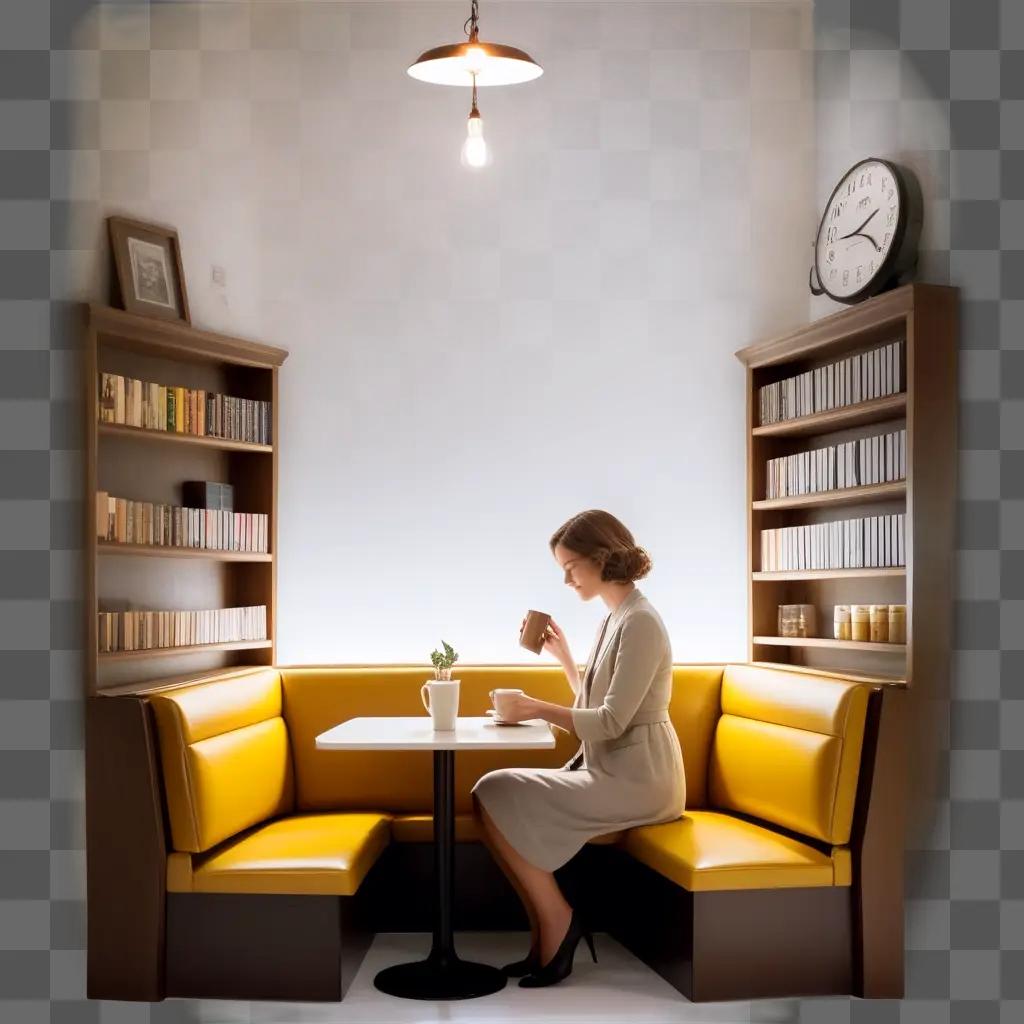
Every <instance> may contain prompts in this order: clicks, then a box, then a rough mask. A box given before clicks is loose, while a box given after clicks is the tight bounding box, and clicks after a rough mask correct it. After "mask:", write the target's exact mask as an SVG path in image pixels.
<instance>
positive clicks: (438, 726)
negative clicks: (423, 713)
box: [420, 679, 459, 732]
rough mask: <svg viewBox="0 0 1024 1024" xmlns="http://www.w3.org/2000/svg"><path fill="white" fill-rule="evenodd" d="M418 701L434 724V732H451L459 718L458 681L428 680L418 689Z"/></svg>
mask: <svg viewBox="0 0 1024 1024" xmlns="http://www.w3.org/2000/svg"><path fill="white" fill-rule="evenodd" d="M420 700H422V701H423V706H424V707H425V708H426V709H427V714H429V715H430V718H431V720H432V722H433V724H434V731H435V732H453V731H454V729H455V720H456V719H457V718H458V717H459V680H458V679H428V680H427V681H426V682H425V683H424V684H423V685H422V686H421V687H420Z"/></svg>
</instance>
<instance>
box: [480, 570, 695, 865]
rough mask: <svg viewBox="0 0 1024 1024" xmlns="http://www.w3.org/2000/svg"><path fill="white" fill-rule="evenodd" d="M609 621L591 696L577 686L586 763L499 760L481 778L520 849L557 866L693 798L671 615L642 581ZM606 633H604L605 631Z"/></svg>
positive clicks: (490, 807) (575, 712) (678, 810)
mask: <svg viewBox="0 0 1024 1024" xmlns="http://www.w3.org/2000/svg"><path fill="white" fill-rule="evenodd" d="M605 622H606V623H607V628H606V629H605V633H604V638H603V641H602V643H601V649H600V651H598V650H597V640H595V642H594V649H593V650H591V653H590V657H589V658H588V660H587V671H586V672H584V674H583V679H582V680H581V682H580V689H581V690H582V689H583V685H584V682H585V680H586V677H587V673H588V672H589V671H590V669H591V666H592V665H593V664H594V661H595V659H596V668H595V669H594V674H593V677H592V679H591V682H590V692H589V698H586V697H585V695H584V694H583V693H582V692H577V693H576V699H575V701H574V702H573V706H572V712H571V714H572V723H573V732H575V733H576V735H577V736H578V737H579V738H580V740H581V741H582V747H581V750H582V754H583V763H582V766H581V767H580V768H578V769H577V770H575V771H571V770H569V765H570V764H572V763H573V759H570V760H569V761H568V762H566V764H565V765H563V766H562V767H561V768H498V769H496V770H495V771H491V772H487V774H486V775H483V776H481V778H480V779H479V780H478V781H477V783H476V785H475V786H474V787H473V792H474V793H475V794H476V795H477V797H478V799H479V800H480V803H481V804H482V805H483V806H484V808H485V809H486V810H487V813H488V814H489V815H490V816H491V818H492V819H493V820H494V823H495V824H496V825H497V826H498V828H499V829H500V830H501V833H502V835H504V836H505V838H506V839H507V840H508V841H509V843H511V845H512V846H513V847H514V848H515V849H516V851H517V852H518V853H519V854H521V855H522V856H523V858H525V859H526V860H527V861H529V862H530V863H531V864H535V865H536V866H537V867H539V868H542V869H543V870H545V871H553V870H554V869H555V868H557V867H560V866H561V865H562V864H564V863H565V862H566V861H567V860H569V859H570V858H571V857H572V856H573V855H574V854H575V853H576V852H577V851H578V850H579V849H580V848H581V847H582V846H583V845H584V844H585V843H586V842H587V841H588V840H589V839H592V838H593V837H594V836H599V835H602V834H603V833H605V832H614V831H617V830H618V829H623V828H631V827H633V826H635V825H646V824H650V823H652V822H657V821H671V820H672V819H674V818H678V817H679V816H680V815H681V814H682V813H683V809H684V807H685V806H686V779H685V776H684V770H683V754H682V750H681V748H680V746H679V738H678V737H677V735H676V731H675V727H674V726H673V725H672V722H671V721H670V719H669V715H668V705H669V698H670V696H671V693H672V648H671V645H670V644H669V639H668V632H667V631H666V629H665V624H664V623H663V622H662V621H661V616H660V615H659V614H658V613H657V612H656V611H655V610H654V608H653V607H652V606H651V604H650V602H649V601H648V600H647V598H646V597H644V595H643V594H642V593H641V592H640V590H639V589H638V588H636V587H634V589H633V590H632V591H630V593H629V594H627V595H626V598H625V600H623V601H622V603H621V604H620V605H619V606H618V608H616V609H615V611H614V612H612V613H611V615H609V616H608V617H607V618H606V620H605ZM598 635H599V636H600V633H599V634H598Z"/></svg>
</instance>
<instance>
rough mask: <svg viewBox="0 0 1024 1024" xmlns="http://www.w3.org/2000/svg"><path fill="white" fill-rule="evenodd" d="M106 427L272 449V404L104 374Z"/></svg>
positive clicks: (102, 392) (101, 413)
mask: <svg viewBox="0 0 1024 1024" xmlns="http://www.w3.org/2000/svg"><path fill="white" fill-rule="evenodd" d="M99 417H100V422H101V423H121V424H124V425H125V426H129V427H142V428H143V429H144V430H169V431H172V432H175V433H178V434H195V435H198V436H200V437H225V438H230V439H231V440H234V441H248V442H250V443H252V444H270V403H269V402H262V401H258V400H257V399H252V398H235V397H234V396H233V395H222V394H217V393H215V392H212V391H204V390H203V389H202V388H185V387H177V386H175V385H171V384H166V385H165V384H156V383H154V382H152V381H145V380H138V379H136V378H135V377H123V376H121V374H118V373H101V374H100V400H99Z"/></svg>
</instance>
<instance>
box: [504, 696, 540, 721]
mask: <svg viewBox="0 0 1024 1024" xmlns="http://www.w3.org/2000/svg"><path fill="white" fill-rule="evenodd" d="M501 704H502V709H503V710H502V713H501V717H502V718H503V719H504V720H505V721H506V722H525V721H526V720H527V719H530V718H536V717H537V711H538V710H539V708H540V704H541V702H540V701H539V700H537V699H536V698H534V697H528V696H527V695H526V694H525V693H523V694H519V693H516V694H506V695H505V696H504V697H502V700H501Z"/></svg>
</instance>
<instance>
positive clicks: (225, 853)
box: [86, 665, 902, 1001]
mask: <svg viewBox="0 0 1024 1024" xmlns="http://www.w3.org/2000/svg"><path fill="white" fill-rule="evenodd" d="M428 674H429V670H427V669H424V668H423V667H389V666H364V667H346V666H335V667H300V668H253V669H243V670H234V671H231V672H225V673H221V674H219V675H216V676H211V677H210V678H208V679H202V680H198V681H194V682H191V683H189V684H187V685H181V686H178V687H176V688H171V689H165V690H161V691H154V692H150V693H147V694H139V695H118V696H98V697H94V698H91V699H90V701H89V707H88V719H87V722H88V732H87V756H86V764H87V844H88V879H89V884H88V900H89V903H88V929H89V932H88V994H89V996H90V997H91V998H104V999H140V1000H150V1001H152V1000H159V999H163V998H164V997H165V996H177V997H197V998H199V997H207V998H209V997H213V998H218V997H223V998H238V999H279V1000H338V999H341V998H342V997H343V995H344V993H345V991H346V989H347V987H348V984H349V983H350V981H351V978H352V976H353V975H354V973H355V972H356V970H357V969H358V967H359V964H360V962H361V960H362V957H363V954H364V953H365V951H366V948H367V946H368V944H369V941H370V940H371V939H372V936H373V934H374V933H375V932H377V931H402V930H415V931H421V930H422V931H429V930H430V928H431V912H432V905H433V904H432V900H431V898H430V897H431V894H432V893H433V891H434V889H433V884H432V882H431V871H432V846H431V844H430V843H429V840H430V839H431V838H432V832H431V828H432V817H431V808H432V797H433V791H432V774H431V761H430V754H429V752H424V751H321V750H317V749H316V748H315V744H314V741H315V737H316V736H317V735H318V734H320V733H322V732H325V731H326V730H327V729H329V728H331V727H332V726H334V725H336V724H338V723H339V722H341V721H344V720H346V719H348V718H351V717H355V716H357V715H422V714H423V709H422V705H421V704H420V698H419V687H420V684H421V683H422V682H423V680H424V679H425V678H427V676H428ZM458 675H459V678H460V679H461V704H460V714H463V715H482V714H483V712H484V709H485V708H486V707H488V706H489V701H488V697H487V693H488V691H489V690H490V689H491V688H493V687H494V686H518V687H522V688H523V689H525V690H526V691H527V692H528V693H530V694H532V695H535V696H538V697H541V698H544V699H548V700H554V701H559V702H561V703H568V702H569V698H570V697H571V693H570V690H569V687H568V685H567V683H566V681H565V676H564V674H563V673H562V671H561V669H560V668H558V667H550V666H538V667H536V668H535V667H519V666H509V667H501V666H498V667H493V666H492V667H484V666H481V667H472V666H467V667H460V670H459V674H458ZM882 699H883V690H882V689H881V688H877V687H872V686H869V685H864V684H858V683H856V682H852V681H849V680H844V679H841V678H836V677H830V676H825V675H814V674H804V673H797V672H787V671H782V670H778V669H770V668H765V667H757V666H751V665H692V666H689V665H677V666H675V667H674V686H673V696H672V705H671V708H670V713H671V717H672V721H673V723H674V725H675V728H676V730H677V733H678V735H679V738H680V742H681V745H682V748H683V755H684V761H685V767H686V786H687V808H686V811H685V813H684V815H683V817H682V818H680V819H679V820H677V821H672V822H667V823H663V824H657V825H649V826H644V827H640V828H634V829H629V830H627V831H626V832H622V833H613V834H609V835H607V836H602V837H599V838H598V839H596V840H594V841H593V842H592V843H590V844H588V846H587V847H585V848H584V849H583V850H581V851H580V853H579V855H577V857H575V858H573V860H572V861H570V862H569V863H568V864H567V865H565V866H564V867H563V868H561V869H559V878H560V881H562V882H563V884H564V885H565V886H566V888H567V889H568V890H569V895H570V900H571V901H572V902H574V903H579V904H581V906H582V909H583V911H584V913H585V914H586V915H587V916H588V917H589V919H590V923H591V925H592V927H593V928H594V929H595V930H601V931H607V932H609V933H610V934H612V935H613V936H614V937H615V938H617V939H618V940H619V941H621V942H623V943H624V944H625V945H626V946H627V947H628V948H629V949H630V950H631V951H632V952H633V953H634V954H636V955H637V956H638V957H640V958H641V959H642V960H644V961H645V962H646V963H648V964H650V965H651V966H652V967H653V968H654V969H655V970H657V971H658V972H659V973H660V974H661V975H662V976H663V977H665V978H667V979H668V980H669V981H670V982H671V983H672V984H673V985H675V986H676V987H677V988H678V989H679V991H681V992H682V993H683V994H684V995H686V996H687V997H688V998H689V999H691V1000H694V1001H704V1000H711V999H738V998H743V999H748V998H758V997H765V996H779V995H804V994H823V993H854V994H861V995H864V994H871V993H869V992H866V991H864V985H863V975H862V971H861V967H862V963H863V960H864V957H865V955H866V951H865V949H864V948H863V940H862V938H861V936H862V934H863V931H864V930H863V928H862V927H861V925H862V922H861V916H862V912H863V907H864V905H865V903H866V897H865V894H864V888H865V879H864V877H862V874H861V872H860V857H859V854H860V851H861V848H862V843H863V841H864V836H865V821H866V810H867V808H868V805H869V803H870V800H871V792H872V775H873V773H872V759H873V751H874V747H873V740H872V735H873V732H874V729H875V727H876V724H877V720H878V713H879V710H880V707H881V701H882ZM873 723H875V724H873ZM866 735H867V742H865V736H866ZM556 736H557V746H556V748H555V749H554V750H546V751H536V752H533V751H520V750H507V751H503V750H494V751H479V752H475V751H474V752H468V751H467V752H460V753H459V755H458V757H457V758H456V795H455V807H456V814H457V819H456V840H457V842H458V844H459V845H458V847H457V850H456V864H457V876H456V904H455V907H454V922H455V927H456V928H463V929H465V928H473V929H495V928H526V927H527V921H526V917H525V915H524V914H523V912H522V908H521V907H520V905H519V903H518V900H517V899H516V897H515V894H514V892H513V890H512V888H511V886H510V885H508V883H507V882H506V881H505V880H504V879H503V877H502V876H501V874H500V872H499V871H498V869H497V867H496V866H495V865H494V864H493V862H492V861H491V859H490V856H489V854H488V852H487V850H486V848H485V847H483V845H482V844H481V843H479V841H478V836H477V832H476V828H475V822H474V819H473V817H472V813H471V810H472V809H471V797H470V792H469V791H470V788H471V787H472V785H473V783H474V782H475V781H476V779H477V778H479V777H480V775H482V774H483V773H484V772H486V771H489V770H490V769H492V768H496V767H501V766H507V765H530V766H532V765H538V766H539V765H547V766H557V765H560V764H563V763H564V762H565V761H567V760H568V759H569V757H570V756H571V755H572V753H573V752H574V751H575V749H576V746H577V741H576V739H575V737H574V736H572V735H571V734H568V733H564V732H562V731H560V730H556ZM862 753H863V757H862ZM901 852H902V851H901V850H897V855H899V854H901ZM867 881H868V884H869V886H870V879H868V880H867ZM891 914H892V915H893V920H892V921H891V922H888V923H889V924H891V926H892V927H893V928H896V929H897V932H898V931H899V928H900V927H901V919H902V904H901V903H899V904H898V905H897V906H894V907H892V908H891ZM897 919H898V920H897Z"/></svg>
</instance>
